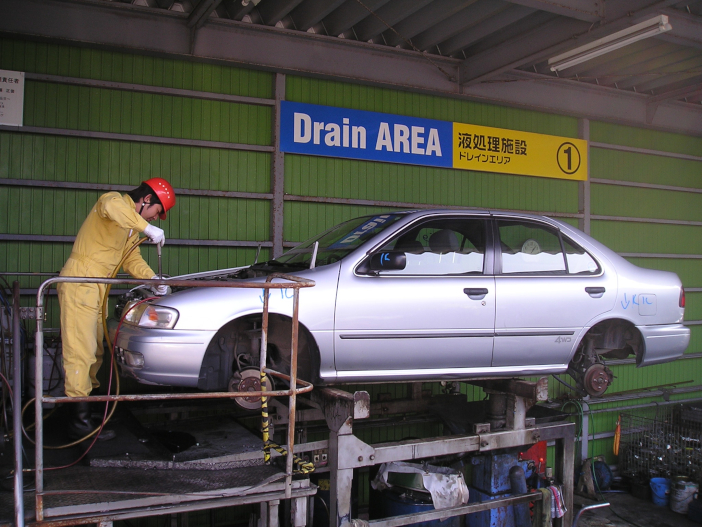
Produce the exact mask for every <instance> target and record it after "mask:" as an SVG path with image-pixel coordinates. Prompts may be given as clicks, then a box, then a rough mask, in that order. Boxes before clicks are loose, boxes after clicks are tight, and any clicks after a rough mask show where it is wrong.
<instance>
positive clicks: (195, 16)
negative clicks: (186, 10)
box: [187, 0, 222, 29]
mask: <svg viewBox="0 0 702 527" xmlns="http://www.w3.org/2000/svg"><path fill="white" fill-rule="evenodd" d="M221 1H222V0H200V2H199V3H198V4H197V5H196V6H195V9H193V10H192V12H191V13H190V15H189V16H188V23H187V26H188V27H189V28H194V29H197V28H199V27H201V26H202V24H204V23H205V20H207V17H208V16H210V14H211V13H212V11H214V10H215V9H217V6H218V5H219V4H220V2H221Z"/></svg>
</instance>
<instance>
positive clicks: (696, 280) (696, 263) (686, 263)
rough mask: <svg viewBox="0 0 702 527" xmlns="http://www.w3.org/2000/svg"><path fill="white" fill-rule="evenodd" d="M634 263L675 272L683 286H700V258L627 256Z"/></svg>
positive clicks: (701, 282)
mask: <svg viewBox="0 0 702 527" xmlns="http://www.w3.org/2000/svg"><path fill="white" fill-rule="evenodd" d="M627 260H629V261H630V262H631V263H633V264H634V265H638V266H639V267H646V268H648V269H660V270H661V271H671V272H673V273H676V274H677V275H678V276H679V277H680V280H682V283H683V285H684V286H685V287H702V259H693V258H689V259H670V258H627Z"/></svg>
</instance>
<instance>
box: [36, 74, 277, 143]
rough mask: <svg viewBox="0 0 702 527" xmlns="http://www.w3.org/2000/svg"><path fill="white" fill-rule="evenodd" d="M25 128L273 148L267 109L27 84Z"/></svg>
mask: <svg viewBox="0 0 702 527" xmlns="http://www.w3.org/2000/svg"><path fill="white" fill-rule="evenodd" d="M24 98H25V112H24V125H25V126H39V127H48V128H66V129H70V130H84V131H91V132H111V133H120V134H135V135H149V136H157V137H173V138H177V139H197V140H203V141H222V142H227V143H244V144H254V145H269V144H270V143H271V129H270V125H271V123H272V110H271V107H269V106H255V105H250V104H239V103H229V102H221V101H207V100H202V99H189V98H186V97H174V96H169V95H156V94H150V93H135V92H128V91H120V90H108V89H101V88H88V87H84V86H66V85H58V84H50V83H47V82H35V81H27V82H26V83H25V93H24Z"/></svg>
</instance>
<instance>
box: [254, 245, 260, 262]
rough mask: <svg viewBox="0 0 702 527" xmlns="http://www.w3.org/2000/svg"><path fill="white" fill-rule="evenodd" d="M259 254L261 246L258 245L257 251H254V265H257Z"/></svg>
mask: <svg viewBox="0 0 702 527" xmlns="http://www.w3.org/2000/svg"><path fill="white" fill-rule="evenodd" d="M259 254H261V244H260V243H259V244H258V249H256V258H254V263H253V264H254V265H256V264H257V263H258V255H259Z"/></svg>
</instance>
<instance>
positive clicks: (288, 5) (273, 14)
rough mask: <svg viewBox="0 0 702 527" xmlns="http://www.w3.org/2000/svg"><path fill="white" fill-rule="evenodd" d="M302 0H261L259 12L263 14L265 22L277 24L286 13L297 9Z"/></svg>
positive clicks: (271, 24) (262, 17)
mask: <svg viewBox="0 0 702 527" xmlns="http://www.w3.org/2000/svg"><path fill="white" fill-rule="evenodd" d="M301 2H302V0H278V1H277V2H271V1H268V2H261V3H260V4H258V12H259V13H260V14H261V19H262V20H263V23H264V24H266V25H269V26H275V25H276V24H277V23H278V22H280V21H281V20H282V19H283V17H284V16H285V15H288V14H290V11H292V10H293V9H295V8H296V7H297V6H298V5H300V3H301Z"/></svg>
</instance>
